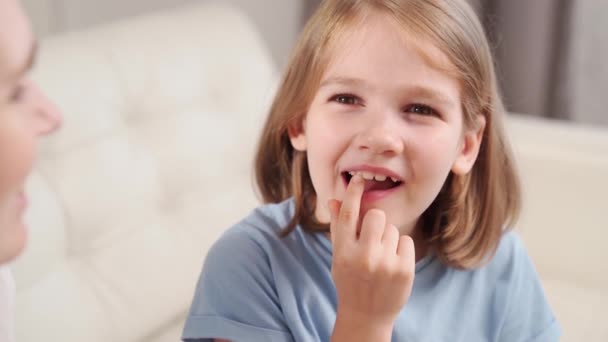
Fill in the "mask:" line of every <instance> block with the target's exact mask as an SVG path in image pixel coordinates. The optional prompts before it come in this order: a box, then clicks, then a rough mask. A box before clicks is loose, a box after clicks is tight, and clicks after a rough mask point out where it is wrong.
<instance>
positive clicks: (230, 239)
mask: <svg viewBox="0 0 608 342" xmlns="http://www.w3.org/2000/svg"><path fill="white" fill-rule="evenodd" d="M292 216H293V201H292V200H286V201H284V202H281V203H276V204H267V205H262V206H260V207H258V208H256V209H254V210H253V211H252V212H251V213H250V214H249V215H248V216H247V217H245V218H244V219H242V220H241V221H240V222H238V223H236V224H235V225H233V226H232V227H230V228H228V229H227V230H226V231H225V232H224V233H223V234H222V235H221V236H220V238H219V239H218V240H217V241H216V242H215V243H213V245H212V246H211V248H210V249H209V251H208V253H207V257H206V262H205V264H206V266H208V267H211V265H210V264H213V263H215V262H218V263H220V264H222V267H225V266H226V261H228V260H230V263H231V264H234V265H238V264H239V263H240V262H244V263H246V264H247V265H250V264H251V262H256V261H264V260H265V259H267V258H268V257H269V254H270V253H273V252H274V251H275V250H276V248H275V247H276V245H277V244H279V243H280V242H281V237H280V235H279V234H280V232H281V231H282V230H283V229H284V228H285V227H286V226H287V224H288V223H289V221H290V220H291V217H292Z"/></svg>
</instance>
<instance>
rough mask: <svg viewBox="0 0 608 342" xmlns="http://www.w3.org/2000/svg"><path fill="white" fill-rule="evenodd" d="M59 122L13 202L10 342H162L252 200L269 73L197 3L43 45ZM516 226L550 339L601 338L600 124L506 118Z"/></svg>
mask: <svg viewBox="0 0 608 342" xmlns="http://www.w3.org/2000/svg"><path fill="white" fill-rule="evenodd" d="M34 78H35V79H36V80H37V81H38V82H39V83H40V84H41V86H42V88H43V89H45V90H46V91H47V92H48V93H49V95H50V96H51V97H52V98H53V99H55V100H56V101H57V102H58V104H59V105H60V106H61V107H62V108H63V109H64V112H65V125H64V127H63V130H62V131H61V132H59V134H57V135H56V136H53V137H52V138H49V139H48V140H46V141H45V142H44V143H43V144H42V146H41V149H42V151H41V152H42V157H41V160H40V163H39V166H38V168H37V169H36V171H35V173H34V175H33V177H32V179H31V181H30V183H29V184H28V192H29V193H30V196H31V197H32V202H33V203H32V207H31V210H30V211H29V214H28V221H29V222H30V227H31V239H30V244H29V247H28V249H27V251H26V253H25V255H24V256H23V257H22V258H20V259H19V261H18V263H17V264H16V265H15V272H16V278H17V286H18V289H19V290H18V296H17V301H18V312H17V335H18V336H17V337H18V340H19V341H20V342H30V341H31V342H33V341H42V340H44V341H62V342H72V341H74V342H76V341H87V342H97V341H99V342H102V341H103V342H107V341H112V342H122V341H125V342H127V341H128V342H132V341H152V342H155V341H158V342H161V341H162V342H165V341H177V340H178V338H179V335H180V331H181V328H182V325H183V320H184V317H185V314H186V311H187V309H188V306H189V304H190V300H191V296H192V293H193V289H194V285H195V282H196V279H197V277H198V274H199V271H200V267H201V264H202V260H203V258H204V256H205V253H206V250H207V248H208V246H209V245H210V244H211V243H212V242H213V241H214V240H215V239H216V238H217V237H218V235H219V234H220V233H221V231H222V230H223V229H225V228H226V227H228V226H229V225H230V224H231V223H234V222H235V221H236V220H238V219H239V218H241V217H242V216H243V215H245V214H246V213H247V212H248V211H249V210H250V209H251V208H252V207H254V206H255V205H256V200H255V197H254V196H253V192H252V190H251V188H252V187H251V179H250V175H251V169H250V164H251V163H250V162H251V156H252V150H253V145H254V141H255V140H256V136H257V133H258V130H259V128H260V123H261V122H260V121H261V118H262V117H263V115H264V112H265V108H267V105H268V103H269V99H270V96H271V94H272V93H273V91H274V86H275V79H276V74H275V70H274V66H273V65H272V63H271V61H270V57H269V55H268V53H267V49H266V48H265V47H264V45H263V43H262V40H261V39H260V37H259V36H258V35H257V34H256V31H255V30H254V28H253V27H252V25H251V24H250V23H249V21H248V20H247V18H246V17H244V16H243V15H242V14H241V13H239V12H238V11H236V10H234V9H232V8H229V7H225V6H220V5H205V4H202V5H197V6H193V7H185V8H181V9H178V10H173V11H166V12H159V13H157V14H151V15H146V16H143V17H139V18H135V19H130V20H128V21H123V22H118V23H115V24H111V25H106V26H103V27H99V28H97V29H92V30H88V31H81V32H74V33H69V34H64V35H62V36H57V37H54V38H51V39H48V40H45V41H43V42H42V49H41V55H40V59H39V63H38V67H37V69H36V70H35V73H34ZM508 119H509V120H508V125H507V127H508V131H509V133H510V135H511V136H512V141H513V143H514V147H515V150H516V155H517V158H518V161H519V167H520V169H521V171H522V176H523V181H524V192H525V207H524V212H523V216H522V219H521V221H520V224H518V226H517V229H518V230H519V231H520V232H521V233H522V235H523V237H524V241H525V243H526V245H527V246H528V248H529V251H530V254H531V256H532V257H533V259H534V261H535V263H536V265H537V267H538V271H539V273H540V275H541V278H542V280H543V284H544V286H545V288H546V290H547V294H548V296H549V300H550V302H551V304H552V305H553V307H554V309H555V310H556V313H557V316H558V319H559V320H560V322H561V325H562V327H563V330H564V338H563V339H562V341H565V342H578V341H586V342H599V341H608V330H607V329H608V328H606V325H604V322H603V319H604V318H605V317H606V316H607V315H608V311H607V310H608V309H607V308H608V266H607V265H608V264H607V263H606V261H607V260H608V249H606V248H605V246H604V245H605V241H606V239H607V238H608V233H607V228H608V219H606V216H605V215H606V213H607V212H608V200H606V194H608V180H606V175H608V130H607V129H596V128H590V127H579V126H571V125H566V124H560V123H549V122H546V121H540V120H531V119H525V118H523V117H519V116H510V117H509V118H508Z"/></svg>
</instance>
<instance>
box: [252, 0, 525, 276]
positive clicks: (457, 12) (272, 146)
mask: <svg viewBox="0 0 608 342" xmlns="http://www.w3.org/2000/svg"><path fill="white" fill-rule="evenodd" d="M369 13H383V14H386V15H389V16H391V17H392V19H394V20H395V21H396V22H397V23H398V24H399V25H400V26H401V27H402V28H403V30H404V33H405V34H406V35H407V37H408V38H410V39H414V38H415V40H416V41H421V42H422V41H423V42H428V43H430V44H432V45H434V46H436V47H437V48H438V49H439V50H440V51H441V52H442V53H443V54H444V55H445V56H447V58H448V60H449V62H450V63H451V66H450V68H449V70H447V69H446V70H445V71H446V72H449V73H450V75H452V76H454V77H456V78H457V79H458V80H459V81H460V83H461V89H462V99H461V100H462V110H463V115H464V124H465V127H467V128H471V129H473V128H475V127H476V124H477V122H478V120H476V118H477V117H478V115H483V116H484V117H485V120H486V126H485V130H484V133H483V140H482V143H481V147H480V151H479V156H478V158H477V161H476V163H475V165H474V166H473V168H472V170H471V171H470V172H469V173H468V174H466V175H464V176H458V175H456V174H454V173H451V174H450V175H449V176H448V178H447V179H446V181H445V184H444V185H443V188H442V189H441V191H440V192H439V194H438V196H437V198H436V199H435V200H434V201H433V203H432V204H431V205H430V207H429V208H428V209H427V210H426V211H425V212H424V213H423V214H422V216H421V218H420V220H419V223H418V224H419V226H418V229H419V230H420V232H421V234H422V238H423V239H424V241H425V242H426V243H427V244H428V245H429V247H430V249H431V250H432V251H433V252H434V253H435V255H436V256H437V257H438V258H440V260H441V261H442V262H443V263H445V264H446V265H449V266H452V267H456V268H472V267H476V266H479V265H480V264H481V263H483V262H485V261H487V260H489V258H490V257H491V256H493V254H494V253H495V251H496V248H497V246H498V243H499V241H500V238H501V236H502V234H503V231H504V229H506V227H510V226H511V225H512V224H513V223H514V221H515V220H516V219H517V216H518V214H519V208H520V202H521V194H520V185H519V179H518V176H517V173H516V169H515V166H514V161H513V157H512V155H511V151H510V147H509V145H508V143H507V141H506V138H505V134H504V132H503V126H502V118H503V116H504V115H505V109H504V107H503V104H502V101H501V98H500V96H499V92H498V86H497V81H496V75H495V71H494V65H493V59H492V55H491V51H490V48H489V44H488V41H487V38H486V36H485V33H484V30H483V28H482V26H481V24H480V22H479V19H478V18H477V16H476V14H475V12H474V11H473V9H472V8H471V7H470V5H469V4H468V3H466V1H465V0H324V1H323V2H322V4H321V6H320V8H319V9H318V10H317V12H316V13H315V14H314V15H313V17H312V18H311V19H310V20H309V22H308V23H307V25H306V27H305V28H304V31H303V33H302V35H301V37H300V39H299V42H298V44H297V46H296V47H295V50H294V52H293V55H292V57H291V60H290V62H289V64H288V67H287V70H286V73H285V75H284V78H283V80H282V83H281V86H280V88H279V90H278V92H277V94H276V97H275V99H274V102H273V104H272V107H271V109H270V113H269V116H268V118H267V121H266V123H265V126H264V129H263V131H262V136H261V138H260V141H259V145H258V149H257V154H256V159H255V172H256V178H255V180H256V183H257V187H258V190H259V192H260V194H261V196H262V199H263V201H264V202H266V203H276V202H280V201H283V200H286V199H288V198H290V197H293V198H294V199H295V215H294V217H293V219H292V221H291V222H290V224H289V225H288V226H287V227H286V228H285V231H284V235H287V234H289V233H290V232H291V231H293V229H294V228H295V227H296V226H297V225H298V224H300V225H301V227H302V228H303V229H305V230H309V231H313V232H327V231H328V226H327V224H322V223H320V222H317V221H316V219H315V215H314V211H315V208H316V193H315V190H314V188H313V185H312V181H311V179H310V174H309V172H308V165H307V160H306V153H305V152H299V151H296V150H294V148H293V147H292V146H291V143H290V139H289V134H288V128H290V127H293V126H294V125H295V126H298V125H301V123H302V121H303V119H304V117H305V115H306V112H307V111H308V107H309V105H310V103H311V102H312V99H313V97H314V95H315V92H316V91H317V89H318V87H319V83H320V81H321V77H322V75H323V72H324V70H325V68H326V67H327V65H328V63H329V61H330V59H331V56H329V54H330V53H329V51H330V49H331V47H332V46H333V44H334V43H335V42H336V40H337V39H338V38H339V37H340V35H342V34H344V32H346V31H347V30H348V29H349V28H352V27H353V25H356V24H357V23H360V22H361V21H362V20H364V19H365V16H366V15H367V14H369ZM419 50H420V52H421V53H422V54H423V56H424V53H423V51H422V49H419ZM426 58H427V60H429V62H431V63H432V62H433V61H432V60H430V59H429V58H428V56H426Z"/></svg>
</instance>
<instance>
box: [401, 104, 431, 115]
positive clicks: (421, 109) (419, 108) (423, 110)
mask: <svg viewBox="0 0 608 342" xmlns="http://www.w3.org/2000/svg"><path fill="white" fill-rule="evenodd" d="M405 111H406V112H408V113H413V114H419V115H435V116H437V115H438V114H437V111H435V110H434V109H433V108H431V107H429V106H427V105H423V104H413V105H411V106H409V107H408V108H406V110H405Z"/></svg>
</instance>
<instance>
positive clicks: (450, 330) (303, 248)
mask: <svg viewBox="0 0 608 342" xmlns="http://www.w3.org/2000/svg"><path fill="white" fill-rule="evenodd" d="M293 207H294V205H293V201H292V200H288V201H285V202H282V203H279V204H272V205H265V206H262V207H260V208H258V209H256V210H255V211H253V213H252V214H251V215H249V216H248V217H247V218H245V219H244V220H243V221H241V222H240V223H238V224H236V225H235V226H234V227H232V228H230V229H229V230H227V231H226V232H225V233H224V234H223V235H222V237H221V238H220V239H219V240H218V241H217V242H216V243H215V244H214V245H213V246H212V247H211V249H210V250H209V253H208V254H207V257H206V259H205V263H204V266H203V271H202V274H201V276H200V279H199V281H198V285H197V288H196V293H195V296H194V299H193V302H192V307H191V309H190V314H189V316H188V318H187V320H186V324H185V327H184V332H183V337H182V338H183V339H184V341H211V340H212V339H213V338H223V339H228V340H231V341H233V342H245V341H246V342H258V341H259V342H283V341H285V342H287V341H298V342H308V341H311V342H312V341H329V340H330V336H331V333H332V331H333V326H334V322H335V319H336V301H337V300H336V289H335V286H334V283H333V280H332V278H331V258H332V246H331V242H330V240H329V239H328V238H327V237H326V236H325V235H324V234H319V233H310V232H306V231H304V230H303V229H301V228H300V227H297V228H296V230H295V231H294V232H293V233H291V234H289V235H288V236H287V237H285V238H280V237H279V236H278V232H279V231H281V230H282V229H283V228H284V227H285V226H286V225H287V223H288V222H289V220H290V219H291V217H292V216H293ZM559 334H560V330H559V327H558V324H557V322H556V320H555V317H554V316H553V313H552V312H551V309H550V308H549V305H548V304H547V300H546V298H545V295H544V293H543V290H542V288H541V285H540V282H539V279H538V277H537V275H536V272H535V270H534V267H533V265H532V262H531V261H530V258H529V257H528V255H527V253H526V251H525V249H524V246H523V245H522V242H521V241H520V239H519V238H518V237H517V235H516V234H515V233H512V232H510V233H506V234H505V235H504V236H503V238H502V240H501V243H500V246H499V248H498V250H497V252H496V255H495V256H494V258H493V259H492V261H491V262H490V263H488V264H487V265H485V266H483V267H481V268H479V269H475V270H468V271H463V270H457V269H454V268H450V267H446V266H445V265H443V264H442V263H441V262H439V260H438V259H437V258H434V257H433V256H432V255H430V256H427V257H425V258H423V259H422V260H420V261H418V262H417V263H416V276H415V280H414V287H413V290H412V294H411V296H410V298H409V300H408V302H407V304H406V305H405V307H404V308H403V309H402V311H401V312H400V314H399V315H398V317H397V319H396V321H395V324H394V330H393V335H392V341H408V342H412V341H415V342H423V341H433V342H435V341H450V342H452V341H463V342H464V341H466V342H474V341H504V342H518V341H522V342H523V341H526V342H533V341H534V342H544V341H551V342H553V341H557V340H558V338H559Z"/></svg>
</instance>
